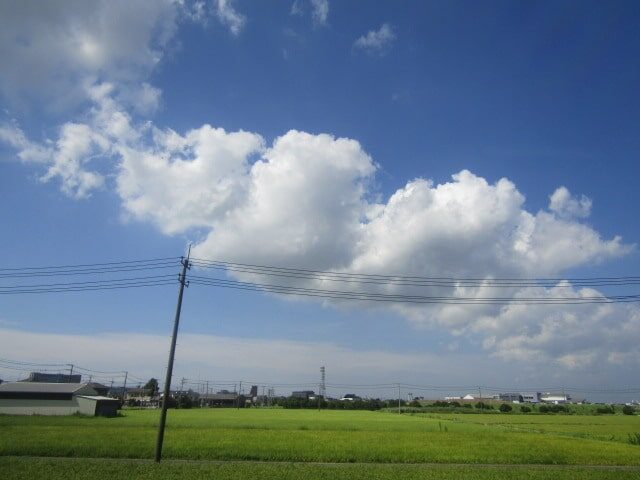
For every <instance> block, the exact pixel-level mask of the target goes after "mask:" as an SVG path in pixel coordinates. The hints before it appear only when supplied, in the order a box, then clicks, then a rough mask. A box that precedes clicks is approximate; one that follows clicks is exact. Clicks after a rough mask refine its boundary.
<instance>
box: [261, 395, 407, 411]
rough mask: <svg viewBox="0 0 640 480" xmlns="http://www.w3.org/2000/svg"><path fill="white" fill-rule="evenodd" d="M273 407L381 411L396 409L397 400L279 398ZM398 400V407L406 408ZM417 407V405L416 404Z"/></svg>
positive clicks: (403, 402) (402, 402) (402, 401)
mask: <svg viewBox="0 0 640 480" xmlns="http://www.w3.org/2000/svg"><path fill="white" fill-rule="evenodd" d="M273 405H277V406H279V407H282V408H321V409H326V410H381V409H383V408H392V407H395V408H398V400H380V399H379V398H357V399H355V400H337V399H332V398H326V399H325V398H314V399H309V400H308V399H306V398H299V397H281V398H277V399H275V401H274V402H273ZM406 405H407V403H406V402H405V401H404V400H400V406H401V407H403V406H406ZM418 405H419V404H418Z"/></svg>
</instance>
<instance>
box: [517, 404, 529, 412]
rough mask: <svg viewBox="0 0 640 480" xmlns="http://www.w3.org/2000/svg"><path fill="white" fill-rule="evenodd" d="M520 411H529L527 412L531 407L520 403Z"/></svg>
mask: <svg viewBox="0 0 640 480" xmlns="http://www.w3.org/2000/svg"><path fill="white" fill-rule="evenodd" d="M520 411H521V412H522V413H529V412H531V407H528V406H527V405H521V406H520Z"/></svg>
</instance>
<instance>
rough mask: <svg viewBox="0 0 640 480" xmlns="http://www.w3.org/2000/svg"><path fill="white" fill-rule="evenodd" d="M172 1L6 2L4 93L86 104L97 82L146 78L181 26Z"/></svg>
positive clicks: (0, 48)
mask: <svg viewBox="0 0 640 480" xmlns="http://www.w3.org/2000/svg"><path fill="white" fill-rule="evenodd" d="M176 19H177V4H176V3H175V2H173V1H172V0H160V1H155V2H147V1H138V0H133V1H129V0H127V1H124V0H114V1H102V0H89V1H86V0H78V1H74V0H70V1H65V2H62V3H60V2H40V1H31V0H26V1H21V2H3V3H2V4H1V5H0V56H1V57H2V59H3V62H2V75H0V91H1V92H2V93H3V94H4V96H5V98H7V99H9V100H10V101H16V99H17V98H20V97H21V96H22V95H25V94H26V95H27V96H35V97H36V98H38V99H40V100H42V99H43V98H44V99H46V100H47V101H48V102H52V101H53V102H58V103H67V102H69V101H77V100H78V99H84V97H83V94H84V93H85V91H86V90H85V89H84V88H77V87H78V85H80V86H81V87H82V86H83V85H84V86H86V85H89V84H91V83H93V82H94V81H95V79H102V80H107V81H112V82H113V81H117V82H120V83H123V84H125V83H130V82H132V81H135V80H138V79H139V78H143V77H144V76H146V75H147V74H148V73H149V72H150V71H151V69H153V68H154V67H155V66H156V65H157V64H158V62H159V61H160V59H161V58H162V55H163V49H164V47H165V46H166V45H167V42H168V41H169V40H170V39H171V38H172V36H173V34H174V32H175V29H176Z"/></svg>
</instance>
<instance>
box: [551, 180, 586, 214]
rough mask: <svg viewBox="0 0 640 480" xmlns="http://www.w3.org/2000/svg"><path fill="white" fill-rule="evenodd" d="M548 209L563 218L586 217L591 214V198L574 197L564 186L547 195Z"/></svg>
mask: <svg viewBox="0 0 640 480" xmlns="http://www.w3.org/2000/svg"><path fill="white" fill-rule="evenodd" d="M549 210H551V211H552V212H554V213H555V214H556V215H558V216H560V217H563V218H574V217H577V218H586V217H588V216H589V215H590V214H591V199H589V198H588V197H585V196H584V195H582V196H581V197H580V198H575V197H573V196H572V195H571V192H569V190H568V189H567V188H566V187H560V188H558V189H557V190H556V191H555V192H553V194H552V195H551V196H550V197H549Z"/></svg>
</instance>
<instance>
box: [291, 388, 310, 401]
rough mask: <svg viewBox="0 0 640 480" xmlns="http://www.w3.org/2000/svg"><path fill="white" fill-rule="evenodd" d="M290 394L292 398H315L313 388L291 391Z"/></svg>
mask: <svg viewBox="0 0 640 480" xmlns="http://www.w3.org/2000/svg"><path fill="white" fill-rule="evenodd" d="M291 396H292V397H294V398H302V399H304V400H310V399H312V398H315V396H316V394H315V392H314V391H313V390H300V391H298V392H291Z"/></svg>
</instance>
